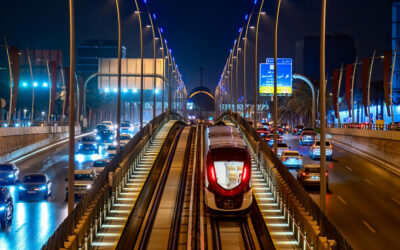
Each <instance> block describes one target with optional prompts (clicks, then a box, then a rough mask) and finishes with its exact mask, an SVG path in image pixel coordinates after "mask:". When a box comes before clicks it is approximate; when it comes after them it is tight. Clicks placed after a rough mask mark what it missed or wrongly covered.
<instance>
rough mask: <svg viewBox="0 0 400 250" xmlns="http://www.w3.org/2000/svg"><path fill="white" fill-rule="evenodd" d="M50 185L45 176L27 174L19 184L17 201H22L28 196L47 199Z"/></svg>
mask: <svg viewBox="0 0 400 250" xmlns="http://www.w3.org/2000/svg"><path fill="white" fill-rule="evenodd" d="M51 185H52V182H51V180H50V179H49V177H48V176H47V175H46V174H28V175H26V176H25V177H24V179H23V180H22V182H21V183H20V186H19V199H20V200H23V199H25V198H27V197H28V196H31V197H37V196H39V197H43V198H44V199H47V198H48V197H49V196H50V194H51Z"/></svg>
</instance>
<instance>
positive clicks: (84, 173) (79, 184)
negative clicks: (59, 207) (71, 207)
mask: <svg viewBox="0 0 400 250" xmlns="http://www.w3.org/2000/svg"><path fill="white" fill-rule="evenodd" d="M96 176H97V175H96V172H95V171H94V170H93V169H84V170H75V171H74V180H75V186H74V196H75V198H78V197H82V196H83V195H85V193H86V192H87V190H89V189H91V188H92V184H93V182H94V181H95V180H96ZM65 181H68V178H66V179H65ZM65 200H66V201H68V186H67V187H66V189H65Z"/></svg>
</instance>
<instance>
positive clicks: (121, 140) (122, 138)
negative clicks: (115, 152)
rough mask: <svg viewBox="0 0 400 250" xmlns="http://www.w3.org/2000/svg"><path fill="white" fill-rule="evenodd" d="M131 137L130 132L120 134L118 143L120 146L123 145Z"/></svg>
mask: <svg viewBox="0 0 400 250" xmlns="http://www.w3.org/2000/svg"><path fill="white" fill-rule="evenodd" d="M131 139H132V135H130V134H121V135H120V137H119V144H120V145H121V146H125V145H126V144H128V142H129V141H130V140H131Z"/></svg>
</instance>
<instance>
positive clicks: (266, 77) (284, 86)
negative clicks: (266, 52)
mask: <svg viewBox="0 0 400 250" xmlns="http://www.w3.org/2000/svg"><path fill="white" fill-rule="evenodd" d="M276 63H277V67H278V70H277V72H278V82H277V84H278V86H277V87H278V93H277V94H278V95H280V96H286V95H291V94H292V81H293V73H292V63H293V62H292V59H291V58H278V60H277V61H276ZM259 91H260V95H262V96H271V95H274V58H268V59H267V63H261V64H260V87H259Z"/></svg>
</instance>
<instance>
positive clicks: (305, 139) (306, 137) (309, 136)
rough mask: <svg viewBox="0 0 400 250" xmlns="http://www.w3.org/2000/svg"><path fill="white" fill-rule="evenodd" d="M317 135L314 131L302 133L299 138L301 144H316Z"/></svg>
mask: <svg viewBox="0 0 400 250" xmlns="http://www.w3.org/2000/svg"><path fill="white" fill-rule="evenodd" d="M316 136H317V135H316V134H315V132H314V131H309V130H304V129H303V131H301V133H300V137H299V144H300V145H301V146H303V145H312V144H313V143H314V142H315V138H316Z"/></svg>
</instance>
